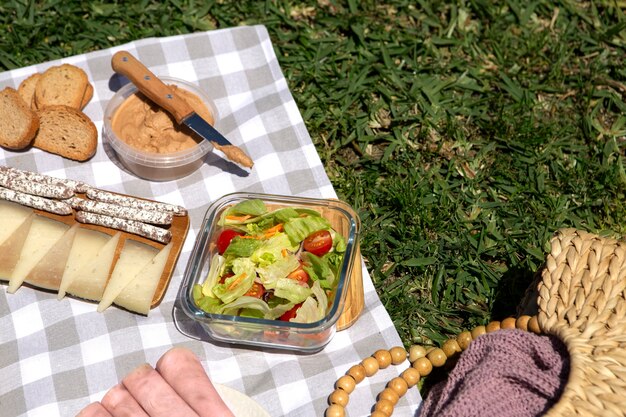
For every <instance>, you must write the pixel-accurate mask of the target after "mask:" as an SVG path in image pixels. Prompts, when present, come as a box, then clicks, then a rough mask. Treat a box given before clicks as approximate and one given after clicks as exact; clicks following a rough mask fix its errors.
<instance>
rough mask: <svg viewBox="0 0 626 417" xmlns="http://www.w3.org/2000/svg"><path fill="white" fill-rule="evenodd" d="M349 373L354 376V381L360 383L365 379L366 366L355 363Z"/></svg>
mask: <svg viewBox="0 0 626 417" xmlns="http://www.w3.org/2000/svg"><path fill="white" fill-rule="evenodd" d="M348 375H350V376H351V377H352V378H354V381H355V382H356V383H357V384H358V383H360V382H362V381H363V380H364V379H365V368H364V367H363V365H354V366H352V367H351V368H350V369H348Z"/></svg>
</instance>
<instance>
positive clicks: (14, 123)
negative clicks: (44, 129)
mask: <svg viewBox="0 0 626 417" xmlns="http://www.w3.org/2000/svg"><path fill="white" fill-rule="evenodd" d="M37 129H39V118H38V117H37V114H36V113H35V112H34V111H32V110H31V109H30V106H29V105H28V104H26V103H25V102H24V100H23V99H22V97H20V95H19V93H18V92H17V91H16V90H15V89H13V88H11V87H7V88H5V89H4V90H2V91H0V146H2V147H5V148H8V149H24V148H25V147H27V146H28V145H30V143H31V142H32V141H33V138H34V137H35V134H36V133H37Z"/></svg>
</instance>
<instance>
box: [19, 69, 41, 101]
mask: <svg viewBox="0 0 626 417" xmlns="http://www.w3.org/2000/svg"><path fill="white" fill-rule="evenodd" d="M39 77H41V74H40V73H38V72H36V73H34V74H33V75H31V76H30V77H28V78H26V79H25V80H24V81H22V82H21V83H20V85H19V87H17V92H18V93H20V96H22V98H23V99H24V101H25V102H26V104H28V105H29V106H30V107H31V108H32V109H35V107H33V103H34V101H35V87H36V86H37V81H39Z"/></svg>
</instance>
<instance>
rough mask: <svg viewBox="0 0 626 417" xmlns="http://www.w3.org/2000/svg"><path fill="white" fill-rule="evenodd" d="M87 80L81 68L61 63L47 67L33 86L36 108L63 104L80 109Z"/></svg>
mask: <svg viewBox="0 0 626 417" xmlns="http://www.w3.org/2000/svg"><path fill="white" fill-rule="evenodd" d="M88 84H89V80H88V78H87V74H86V73H85V71H83V70H82V69H80V68H78V67H76V66H74V65H70V64H63V65H57V66H54V67H50V68H48V69H47V70H46V71H44V73H43V74H41V77H39V80H38V81H37V85H36V86H35V104H36V106H37V109H42V108H44V107H45V106H54V105H65V106H69V107H73V108H75V109H80V108H81V107H80V106H81V104H82V101H83V96H84V95H85V90H86V89H87V85H88Z"/></svg>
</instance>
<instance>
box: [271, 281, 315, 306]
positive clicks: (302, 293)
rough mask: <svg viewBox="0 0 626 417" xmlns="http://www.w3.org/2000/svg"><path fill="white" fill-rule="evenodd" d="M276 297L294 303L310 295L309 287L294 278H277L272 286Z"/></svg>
mask: <svg viewBox="0 0 626 417" xmlns="http://www.w3.org/2000/svg"><path fill="white" fill-rule="evenodd" d="M274 295H275V296H276V297H280V298H285V299H287V300H289V301H290V302H292V303H294V304H298V303H300V302H302V301H304V300H306V298H307V297H308V296H309V295H311V289H310V288H309V286H308V285H306V284H302V283H301V282H299V281H297V280H295V279H289V278H279V279H278V280H277V281H276V288H274Z"/></svg>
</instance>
